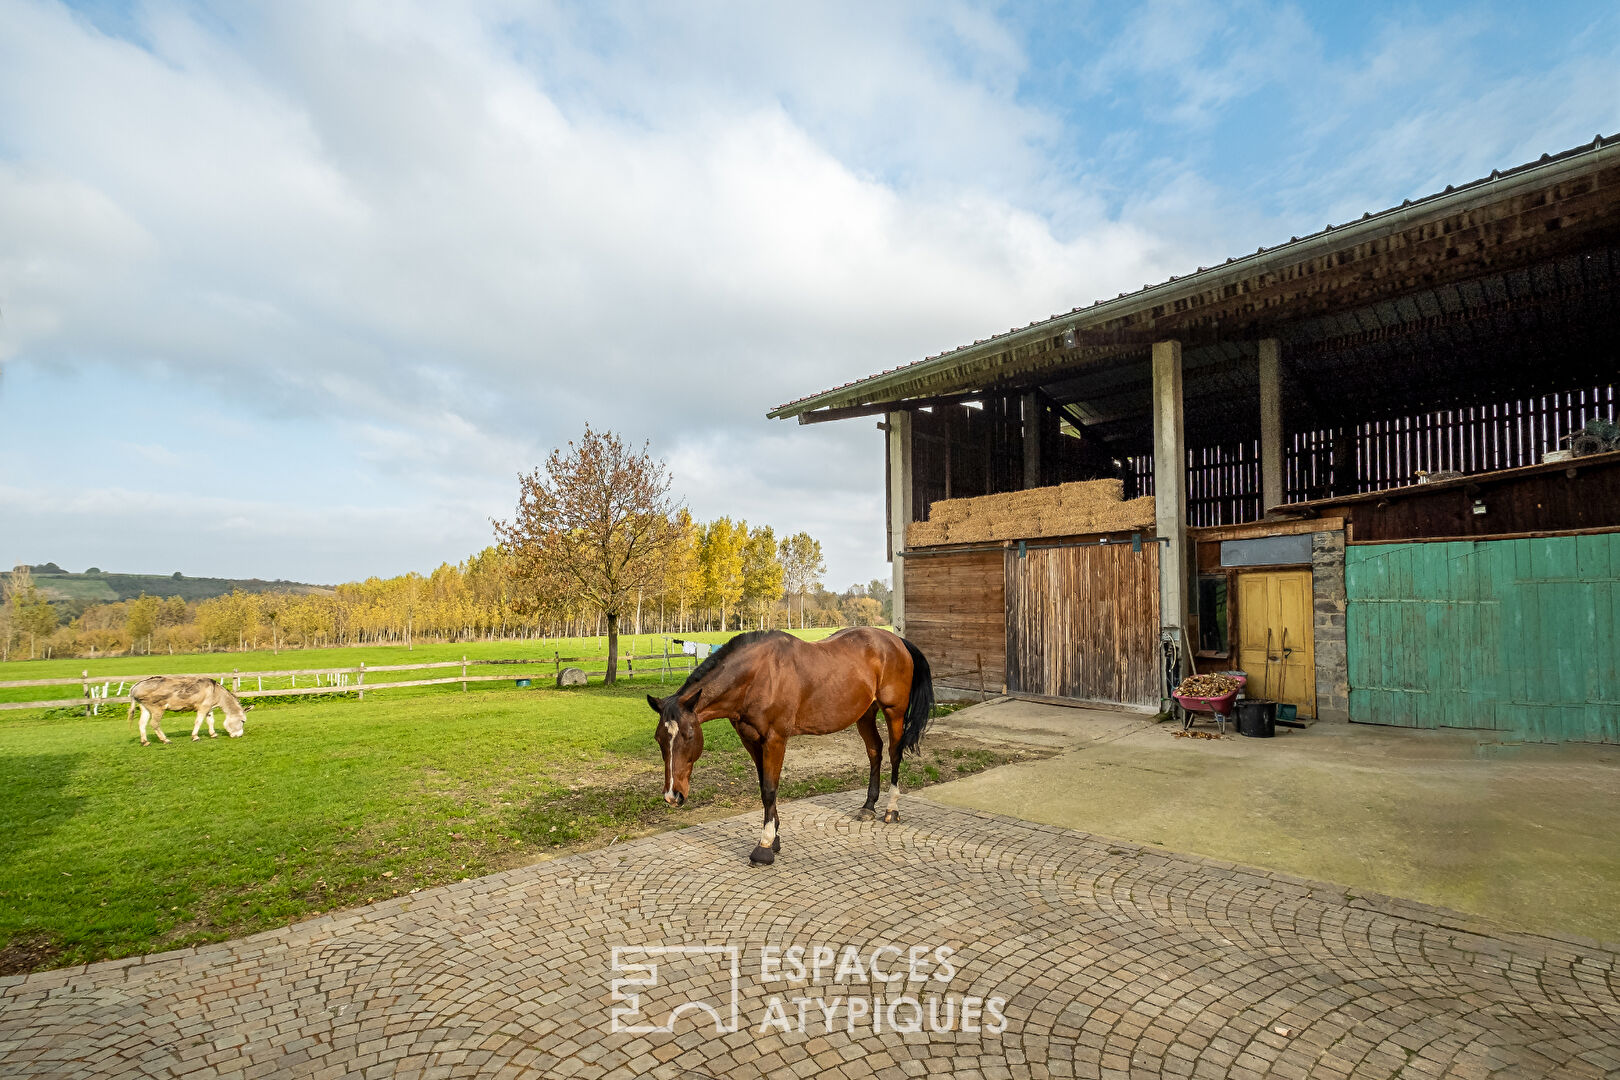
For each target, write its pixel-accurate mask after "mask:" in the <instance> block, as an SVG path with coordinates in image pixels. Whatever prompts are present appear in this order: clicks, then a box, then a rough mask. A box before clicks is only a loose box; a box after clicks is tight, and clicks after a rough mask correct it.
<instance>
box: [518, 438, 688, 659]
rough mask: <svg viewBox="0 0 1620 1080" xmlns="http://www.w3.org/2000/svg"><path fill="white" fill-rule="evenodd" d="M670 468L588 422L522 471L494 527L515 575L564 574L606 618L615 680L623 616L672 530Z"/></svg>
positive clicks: (655, 573)
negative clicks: (513, 502) (512, 502)
mask: <svg viewBox="0 0 1620 1080" xmlns="http://www.w3.org/2000/svg"><path fill="white" fill-rule="evenodd" d="M669 485H670V477H669V470H668V469H666V468H665V467H664V463H663V462H661V461H656V460H654V459H653V457H652V456H651V455H650V454H649V453H648V452H647V444H645V443H643V444H642V448H641V450H640V451H639V452H638V451H636V450H634V449H633V448H631V447H628V446H626V445H625V444H624V442H623V441H622V440H620V438H619V437H618V436H617V435H615V434H614V433H613V432H611V431H603V432H597V431H594V430H592V429H591V426H590V425H589V424H586V425H585V434H584V436H583V437H581V439H580V441H579V442H578V443H574V442H572V441H570V442H569V444H568V450H567V452H564V451H563V450H561V449H558V450H553V451H552V452H551V454H550V456H549V457H547V458H546V464H545V467H544V469H535V470H534V471H533V472H531V473H529V474H528V475H527V476H522V475H520V476H519V477H518V505H517V513H516V515H515V516H514V517H513V518H512V519H511V520H510V521H497V522H495V523H494V525H495V535H496V536H497V537H498V538H499V539H500V541H501V543H502V545H503V547H505V549H506V550H507V551H508V552H510V553H511V555H512V557H513V561H514V569H515V572H516V575H517V576H518V577H519V578H522V579H526V580H529V581H531V582H536V583H537V584H539V585H541V586H543V585H544V584H545V583H546V582H548V581H555V580H557V579H558V578H560V579H562V580H564V581H566V582H568V583H570V584H571V585H572V586H573V589H574V591H575V592H576V593H577V594H578V595H579V597H580V598H582V599H584V600H586V601H588V602H589V603H591V604H592V605H593V606H595V607H597V608H598V609H600V610H601V612H602V615H603V617H604V619H605V620H606V621H607V639H608V658H607V682H609V683H612V682H615V681H617V679H618V663H619V617H620V616H621V615H623V614H624V612H625V610H626V609H627V608H633V607H634V605H635V597H636V591H637V590H638V589H649V588H653V587H655V586H656V585H657V584H658V579H659V572H660V570H661V569H662V567H663V565H664V561H665V556H666V554H667V551H668V548H669V545H670V544H671V543H673V538H674V536H675V532H674V530H673V529H672V528H671V524H670V516H671V514H672V513H673V511H674V505H673V504H672V502H671V500H670V496H669Z"/></svg>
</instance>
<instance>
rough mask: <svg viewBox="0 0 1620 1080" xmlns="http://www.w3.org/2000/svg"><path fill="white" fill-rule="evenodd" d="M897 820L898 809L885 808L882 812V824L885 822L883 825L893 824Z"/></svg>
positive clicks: (898, 815) (898, 818)
mask: <svg viewBox="0 0 1620 1080" xmlns="http://www.w3.org/2000/svg"><path fill="white" fill-rule="evenodd" d="M899 820H900V811H898V810H885V811H884V812H883V824H885V825H893V824H894V823H895V822H897V821H899Z"/></svg>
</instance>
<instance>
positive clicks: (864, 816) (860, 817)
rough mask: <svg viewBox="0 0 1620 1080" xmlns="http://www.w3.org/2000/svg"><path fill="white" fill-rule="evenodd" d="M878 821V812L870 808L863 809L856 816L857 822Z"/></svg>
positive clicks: (864, 807)
mask: <svg viewBox="0 0 1620 1080" xmlns="http://www.w3.org/2000/svg"><path fill="white" fill-rule="evenodd" d="M876 819H877V811H876V810H874V809H872V808H871V807H870V806H863V807H861V812H860V813H858V814H856V815H855V820H856V821H874V820H876Z"/></svg>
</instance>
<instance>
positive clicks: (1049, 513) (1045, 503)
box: [906, 480, 1154, 547]
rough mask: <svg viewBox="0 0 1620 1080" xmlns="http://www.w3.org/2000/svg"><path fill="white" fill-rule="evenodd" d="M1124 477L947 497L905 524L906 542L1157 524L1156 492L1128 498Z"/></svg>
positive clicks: (923, 544)
mask: <svg viewBox="0 0 1620 1080" xmlns="http://www.w3.org/2000/svg"><path fill="white" fill-rule="evenodd" d="M1124 494H1125V485H1124V482H1123V481H1120V480H1085V481H1078V482H1075V483H1069V484H1060V485H1058V486H1057V487H1044V488H1033V489H1031V490H1029V491H1008V492H1002V493H1000V494H996V495H981V496H979V497H978V498H975V499H943V500H941V501H939V502H936V503H934V504H933V506H931V507H930V508H929V519H928V520H927V521H918V522H913V523H912V524H911V525H910V526H909V527H908V528H907V529H906V546H907V547H935V546H938V545H940V544H982V543H987V542H990V541H995V540H1024V539H1038V538H1040V537H1043V536H1076V535H1082V534H1086V533H1105V532H1130V531H1134V530H1140V529H1146V528H1151V527H1152V525H1153V520H1154V518H1153V496H1151V495H1145V496H1143V497H1142V498H1140V499H1131V500H1130V501H1129V502H1127V501H1125V500H1124Z"/></svg>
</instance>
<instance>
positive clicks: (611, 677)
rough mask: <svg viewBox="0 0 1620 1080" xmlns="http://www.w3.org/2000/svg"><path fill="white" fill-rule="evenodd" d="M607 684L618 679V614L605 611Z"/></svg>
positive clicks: (611, 683) (610, 684)
mask: <svg viewBox="0 0 1620 1080" xmlns="http://www.w3.org/2000/svg"><path fill="white" fill-rule="evenodd" d="M604 681H605V682H606V683H607V685H609V686H612V685H613V684H614V683H616V682H618V681H619V616H618V615H617V614H616V613H614V612H608V613H607V678H606V679H605V680H604Z"/></svg>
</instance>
